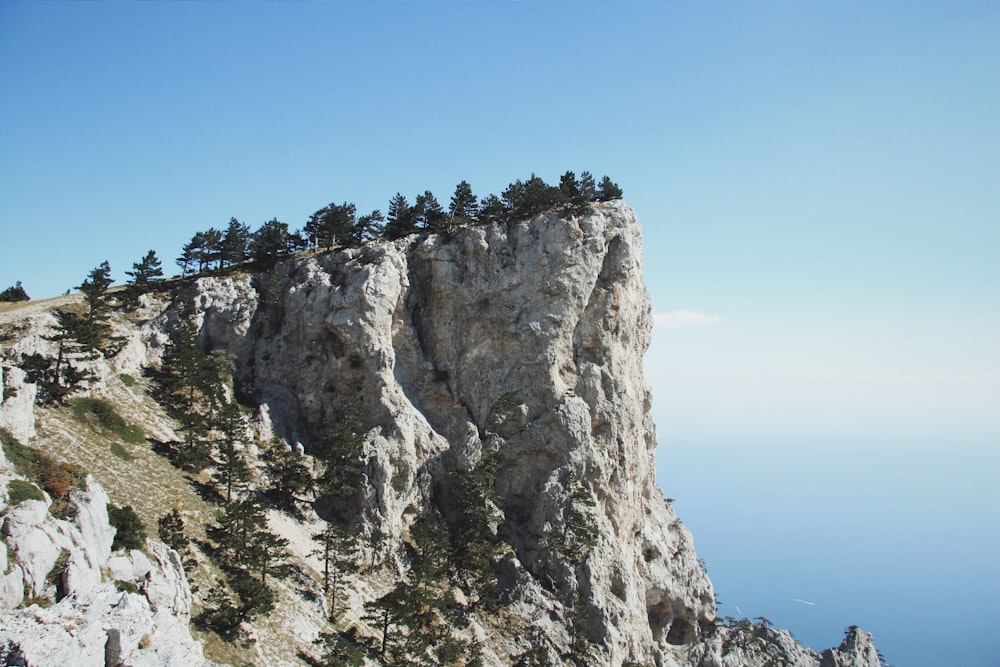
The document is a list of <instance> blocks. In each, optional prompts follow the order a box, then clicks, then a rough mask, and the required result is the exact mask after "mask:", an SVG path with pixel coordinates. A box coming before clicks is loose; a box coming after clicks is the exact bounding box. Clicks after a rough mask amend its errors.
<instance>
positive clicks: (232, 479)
mask: <svg viewBox="0 0 1000 667" xmlns="http://www.w3.org/2000/svg"><path fill="white" fill-rule="evenodd" d="M216 427H217V429H218V430H219V432H220V434H221V438H220V440H219V441H218V451H219V461H218V464H217V466H216V473H215V481H216V482H217V483H218V484H219V485H220V486H222V487H223V488H224V489H225V490H226V502H227V503H228V502H230V501H231V500H232V499H233V490H234V489H239V488H240V487H242V486H243V485H244V484H245V483H246V482H247V480H248V479H249V478H250V468H249V466H247V463H246V460H245V459H244V457H243V452H242V450H241V449H240V448H239V447H238V445H240V444H242V440H243V439H244V437H245V434H246V422H245V421H244V419H243V413H242V412H240V409H239V407H238V406H237V405H236V404H235V403H225V404H224V405H223V406H222V408H221V409H220V410H219V414H218V418H217V421H216Z"/></svg>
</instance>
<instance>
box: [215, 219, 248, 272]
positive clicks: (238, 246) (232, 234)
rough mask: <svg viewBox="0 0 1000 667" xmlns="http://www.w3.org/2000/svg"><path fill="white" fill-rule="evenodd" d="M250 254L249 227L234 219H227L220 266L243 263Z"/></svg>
mask: <svg viewBox="0 0 1000 667" xmlns="http://www.w3.org/2000/svg"><path fill="white" fill-rule="evenodd" d="M249 253H250V226H249V225H247V224H245V223H242V222H240V221H239V220H237V219H236V218H230V219H229V226H228V227H226V232H225V234H224V235H223V237H222V254H221V256H220V266H225V265H227V264H230V265H231V264H239V263H240V262H245V261H246V260H247V259H248V257H249Z"/></svg>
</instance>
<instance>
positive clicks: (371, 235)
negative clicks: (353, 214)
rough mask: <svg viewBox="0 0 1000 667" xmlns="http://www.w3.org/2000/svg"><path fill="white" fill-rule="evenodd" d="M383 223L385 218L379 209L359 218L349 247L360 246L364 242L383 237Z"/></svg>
mask: <svg viewBox="0 0 1000 667" xmlns="http://www.w3.org/2000/svg"><path fill="white" fill-rule="evenodd" d="M384 223H385V216H384V215H382V211H380V210H379V209H375V210H374V211H372V212H371V213H366V214H365V215H362V216H360V217H359V218H358V223H357V225H356V226H355V229H354V234H353V238H352V240H351V245H361V244H362V243H364V242H366V241H370V240H372V239H377V238H379V237H381V236H383V235H384V234H385V225H384Z"/></svg>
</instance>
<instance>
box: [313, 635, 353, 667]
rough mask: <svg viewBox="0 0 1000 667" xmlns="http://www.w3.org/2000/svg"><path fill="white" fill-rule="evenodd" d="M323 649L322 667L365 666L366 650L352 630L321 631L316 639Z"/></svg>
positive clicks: (319, 662)
mask: <svg viewBox="0 0 1000 667" xmlns="http://www.w3.org/2000/svg"><path fill="white" fill-rule="evenodd" d="M352 629H353V628H352ZM315 643H317V644H319V645H320V646H321V647H322V649H323V655H322V657H321V658H320V659H319V661H317V663H316V664H318V665H319V666H320V667H363V665H365V650H364V647H363V646H361V645H360V644H359V643H358V641H357V638H356V637H354V636H353V634H352V633H350V632H321V633H320V635H319V638H318V639H316V640H315Z"/></svg>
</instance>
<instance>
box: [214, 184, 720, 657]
mask: <svg viewBox="0 0 1000 667" xmlns="http://www.w3.org/2000/svg"><path fill="white" fill-rule="evenodd" d="M641 251H642V243H641V237H640V230H639V226H638V224H637V223H636V221H635V218H634V215H633V213H632V211H631V210H630V209H629V208H628V207H626V206H625V205H623V204H620V203H610V204H605V205H602V206H601V207H600V208H599V209H598V210H595V211H594V212H592V213H590V214H587V215H585V216H583V217H581V218H570V219H564V218H561V217H559V216H557V215H555V214H545V215H542V216H539V217H537V218H535V219H533V220H530V221H525V222H521V223H517V224H512V225H510V226H504V225H481V226H475V227H470V228H466V229H462V230H460V231H458V232H457V233H456V234H455V235H454V236H452V237H450V238H446V237H443V236H424V237H416V238H414V237H411V239H406V240H402V241H398V242H396V243H393V244H380V245H377V246H373V247H367V248H363V249H361V250H357V251H347V252H341V253H331V254H325V255H320V256H316V257H312V258H308V259H300V260H295V261H290V262H286V263H284V264H281V265H279V266H278V267H277V268H276V269H275V270H274V271H272V272H271V273H269V274H266V275H262V276H258V277H257V278H255V279H253V280H251V279H249V278H248V279H246V280H243V281H239V280H236V281H234V280H215V279H204V280H201V281H199V292H200V295H199V305H200V309H201V312H202V313H203V314H204V320H203V322H202V326H203V332H204V335H205V336H206V338H207V339H208V342H209V343H210V344H211V345H213V346H217V347H224V348H226V349H229V350H231V351H233V352H234V353H236V354H237V355H238V358H239V361H238V363H237V367H238V368H239V369H240V377H239V380H240V384H241V386H242V388H243V390H244V391H245V392H246V393H248V394H251V395H253V396H254V397H255V398H256V399H257V400H258V401H259V402H260V403H261V404H262V405H263V406H266V411H267V413H269V415H270V418H271V419H272V420H273V422H274V424H275V427H276V429H277V431H278V432H279V433H280V434H282V435H283V436H285V437H287V438H289V439H291V440H293V441H297V442H299V443H301V444H302V445H303V447H304V449H305V451H307V452H308V451H309V450H310V443H311V439H312V438H314V437H315V436H316V434H318V433H320V432H321V431H322V430H323V428H324V427H328V426H330V425H332V424H333V423H334V422H335V421H336V415H337V411H338V409H339V407H340V406H342V405H343V404H344V402H345V401H346V400H347V398H348V396H349V395H350V393H351V392H360V394H361V396H362V397H363V400H364V402H365V404H366V407H367V408H368V410H369V413H370V414H371V416H372V418H373V420H374V422H375V424H376V425H377V427H378V428H377V429H375V430H373V431H372V433H371V434H370V437H369V439H368V441H367V444H366V455H367V470H366V475H367V497H366V501H365V507H364V511H363V516H364V526H363V530H371V529H373V528H375V527H378V528H380V529H381V530H383V531H384V532H386V533H387V534H388V535H390V536H391V540H390V543H391V544H394V545H399V544H400V542H401V541H402V540H403V538H404V536H405V534H406V532H407V528H408V525H409V523H410V521H412V519H413V518H414V517H416V516H417V515H419V514H420V512H421V509H422V508H424V507H426V506H428V505H429V504H430V503H432V502H435V501H438V502H440V501H439V499H440V498H447V493H448V489H447V473H448V472H449V471H451V470H455V469H458V470H467V469H469V468H470V467H472V466H474V465H475V464H476V463H477V462H478V460H479V459H480V457H481V456H482V455H483V453H484V452H495V454H496V456H497V457H498V461H499V466H498V469H497V473H496V490H497V492H498V493H499V495H500V498H501V502H500V508H499V509H500V510H501V512H502V521H500V523H499V526H498V528H497V532H498V538H499V539H500V540H502V541H503V542H505V543H507V544H509V545H510V546H511V547H512V552H513V553H512V555H511V557H510V558H509V561H508V562H507V563H506V566H505V567H506V570H507V571H508V572H509V573H510V577H511V579H512V581H516V582H517V587H516V594H517V598H518V601H519V603H521V607H518V608H520V609H522V610H523V614H524V616H525V618H524V619H523V620H524V622H525V623H526V624H528V625H529V626H533V627H536V628H537V630H538V632H539V633H541V634H542V635H544V636H546V637H547V638H548V640H549V641H551V642H552V644H553V648H555V649H556V650H557V652H559V653H565V652H567V651H568V650H569V648H568V642H569V639H568V634H567V630H566V627H565V626H566V623H565V621H566V619H567V618H568V617H569V616H570V615H571V611H570V610H568V609H566V608H565V604H564V602H563V601H564V600H565V599H567V596H568V595H569V594H575V595H576V597H580V596H582V597H583V599H584V600H585V607H586V612H585V613H587V614H588V616H589V618H588V621H589V625H590V631H589V632H590V635H591V636H592V638H594V639H598V640H599V641H596V642H595V643H594V646H595V649H594V650H595V654H594V656H593V657H592V664H621V663H622V662H623V661H626V660H633V661H638V662H643V661H651V660H653V659H654V658H656V659H657V661H658V662H665V661H669V660H670V657H669V656H671V655H673V653H674V649H673V647H674V646H681V645H686V644H689V643H691V642H693V641H695V640H697V638H698V637H699V636H700V634H701V627H702V625H704V624H706V623H707V622H709V621H711V619H712V618H713V617H714V595H713V592H712V586H711V583H710V582H709V580H708V578H707V577H706V576H705V574H704V573H703V572H702V570H701V569H700V567H699V565H698V560H697V557H696V555H695V552H694V549H693V547H692V540H691V536H690V534H689V533H688V531H687V529H686V528H685V527H684V526H683V525H681V524H680V523H679V522H678V521H677V519H676V517H675V516H674V514H673V512H672V510H671V509H670V508H669V507H668V506H667V504H666V503H665V501H664V498H663V496H662V494H661V493H660V491H659V489H658V488H657V487H656V485H655V481H654V469H653V448H654V446H655V441H656V438H655V433H654V427H653V424H652V422H651V420H650V417H649V407H650V396H649V390H648V388H647V386H646V384H645V382H644V380H643V375H642V366H641V364H642V356H643V353H644V351H645V349H646V347H647V345H648V342H649V334H650V327H651V317H650V302H649V297H648V294H647V292H646V289H645V286H644V283H643V279H642V270H641ZM581 490H582V492H583V493H584V494H585V495H586V496H589V497H590V498H591V499H592V500H593V502H594V503H595V504H594V506H593V508H592V510H591V511H590V520H591V521H592V522H593V523H594V526H595V527H596V528H597V535H598V539H597V542H596V544H595V545H594V546H593V548H592V549H590V550H589V553H588V555H587V556H586V558H584V559H581V560H580V561H579V562H566V561H564V560H560V559H558V558H555V557H553V555H552V550H551V549H548V548H547V547H546V545H548V544H551V543H552V541H553V540H554V539H556V538H557V536H558V534H559V530H560V527H561V526H562V525H564V524H565V522H566V521H567V513H568V512H570V511H571V506H572V504H573V500H572V495H573V493H574V491H576V492H578V493H579V492H580V491H581ZM442 509H444V511H447V503H446V502H445V503H444V507H443V508H442ZM401 567H402V566H401ZM553 619H555V620H553Z"/></svg>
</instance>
